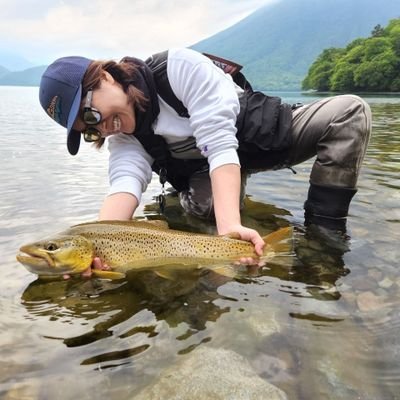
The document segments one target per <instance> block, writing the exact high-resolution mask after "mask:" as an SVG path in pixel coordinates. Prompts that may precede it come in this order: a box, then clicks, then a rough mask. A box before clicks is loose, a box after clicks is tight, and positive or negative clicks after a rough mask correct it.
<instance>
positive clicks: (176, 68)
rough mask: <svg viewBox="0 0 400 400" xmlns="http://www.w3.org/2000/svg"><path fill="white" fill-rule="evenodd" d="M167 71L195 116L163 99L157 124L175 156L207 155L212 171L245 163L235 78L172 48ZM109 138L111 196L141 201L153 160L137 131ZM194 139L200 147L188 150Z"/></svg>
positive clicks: (203, 59)
mask: <svg viewBox="0 0 400 400" xmlns="http://www.w3.org/2000/svg"><path fill="white" fill-rule="evenodd" d="M167 74H168V80H169V83H170V85H171V88H172V90H173V92H174V93H175V95H176V96H177V98H178V99H180V100H181V101H182V103H183V104H184V106H185V107H186V108H187V110H188V112H189V115H190V118H184V117H180V116H179V115H178V114H177V113H176V111H175V110H174V109H173V108H171V107H170V106H169V105H168V104H167V103H165V101H164V100H163V99H161V97H158V100H159V104H160V113H159V115H158V117H157V119H156V120H155V122H154V124H153V129H154V133H155V134H156V135H161V136H162V137H163V138H164V139H165V140H166V142H167V143H168V145H169V147H170V149H171V151H172V154H173V156H174V157H178V158H179V157H180V158H200V157H201V156H203V157H206V158H207V159H208V162H209V166H210V173H211V172H212V171H213V170H214V169H215V168H217V167H219V166H221V165H225V164H238V165H240V164H239V158H238V155H237V152H236V149H237V147H238V142H237V139H236V127H235V124H236V118H237V115H238V114H239V111H240V105H239V98H238V95H239V93H241V89H240V88H239V87H238V86H237V85H236V84H235V83H234V82H233V80H232V78H231V76H230V75H228V74H225V73H224V72H223V71H222V70H221V69H220V68H218V67H217V66H215V65H214V64H213V63H212V61H211V60H210V59H208V58H207V57H205V56H203V55H202V54H200V53H198V52H196V51H193V50H190V49H170V50H169V51H168V63H167ZM191 138H192V140H191ZM193 138H194V140H193ZM108 141H109V146H108V148H109V151H110V159H109V179H110V192H109V194H114V193H118V192H126V193H131V194H133V195H134V196H135V197H136V198H137V199H138V201H139V202H140V199H141V196H142V193H143V192H144V191H145V190H146V188H147V185H148V184H149V182H150V180H151V177H152V170H151V164H152V163H153V158H152V157H151V156H150V155H149V154H148V153H147V152H146V150H145V149H144V148H143V146H142V145H141V144H140V142H139V141H138V140H137V139H136V138H135V136H134V135H124V134H117V135H113V136H111V137H109V138H108ZM190 142H192V143H193V144H195V146H196V148H192V149H190V150H189V151H188V148H190V147H191V146H190ZM193 147H194V146H193ZM200 154H201V155H200Z"/></svg>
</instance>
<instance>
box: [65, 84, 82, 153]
mask: <svg viewBox="0 0 400 400" xmlns="http://www.w3.org/2000/svg"><path fill="white" fill-rule="evenodd" d="M81 97H82V85H81V86H79V88H78V90H77V92H76V94H75V98H74V101H73V102H72V106H71V110H70V112H69V115H68V121H67V134H68V137H67V148H68V151H69V153H70V154H71V155H73V156H74V155H75V154H77V153H78V151H79V145H80V143H81V133H80V132H78V131H76V130H75V129H72V127H73V125H74V123H75V120H76V118H77V116H78V113H79V108H80V106H81Z"/></svg>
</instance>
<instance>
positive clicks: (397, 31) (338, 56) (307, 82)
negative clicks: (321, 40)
mask: <svg viewBox="0 0 400 400" xmlns="http://www.w3.org/2000/svg"><path fill="white" fill-rule="evenodd" d="M303 88H304V89H317V90H320V91H327V90H333V91H340V92H346V91H347V92H348V91H355V90H356V91H400V18H398V19H393V20H391V21H390V22H389V24H388V26H387V27H386V28H382V27H381V26H380V25H377V26H375V28H374V30H373V31H372V33H371V37H369V38H366V39H364V38H359V39H356V40H353V41H352V42H351V43H349V44H348V45H347V46H346V48H345V49H335V48H330V49H326V50H324V51H323V52H322V53H321V54H320V55H319V56H318V58H317V59H316V61H315V62H314V63H313V64H312V65H311V67H310V69H309V71H308V74H307V76H306V77H305V79H304V81H303Z"/></svg>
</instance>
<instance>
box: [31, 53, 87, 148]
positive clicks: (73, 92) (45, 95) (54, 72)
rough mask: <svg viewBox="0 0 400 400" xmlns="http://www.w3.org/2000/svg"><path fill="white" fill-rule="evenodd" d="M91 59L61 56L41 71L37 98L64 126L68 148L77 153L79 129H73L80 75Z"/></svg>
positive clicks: (79, 94)
mask: <svg viewBox="0 0 400 400" xmlns="http://www.w3.org/2000/svg"><path fill="white" fill-rule="evenodd" d="M92 61H93V60H90V59H88V58H85V57H77V56H72V57H62V58H59V59H57V60H56V61H54V62H53V63H52V64H50V65H49V66H48V67H47V69H46V71H45V72H44V73H43V75H42V79H41V81H40V87H39V100H40V104H41V105H42V107H43V109H44V110H45V111H46V113H47V115H49V116H50V117H51V118H52V119H54V121H56V122H57V123H58V124H60V125H62V126H63V127H64V128H67V135H68V136H67V148H68V151H69V153H70V154H72V155H75V154H76V153H78V150H79V144H80V142H81V133H80V132H78V131H76V130H74V129H72V126H73V125H74V122H75V120H76V118H77V116H78V113H79V107H80V104H81V98H82V81H83V77H84V75H85V73H86V71H87V69H88V67H89V65H90V63H91V62H92Z"/></svg>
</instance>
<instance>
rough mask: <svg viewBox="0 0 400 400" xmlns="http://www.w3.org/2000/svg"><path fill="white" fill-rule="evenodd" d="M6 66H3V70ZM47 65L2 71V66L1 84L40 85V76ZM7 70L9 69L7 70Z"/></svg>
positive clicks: (0, 69)
mask: <svg viewBox="0 0 400 400" xmlns="http://www.w3.org/2000/svg"><path fill="white" fill-rule="evenodd" d="M4 69H5V68H4V67H3V70H4ZM45 69H46V66H44V65H42V66H40V67H33V68H28V69H25V70H23V71H14V72H10V71H8V72H5V73H4V74H2V73H1V71H2V67H1V66H0V85H3V86H39V83H40V78H41V76H42V74H43V72H44V70H45ZM6 71H7V70H6Z"/></svg>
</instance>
